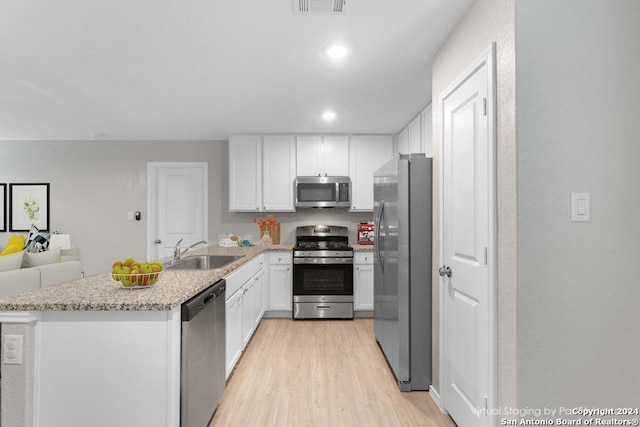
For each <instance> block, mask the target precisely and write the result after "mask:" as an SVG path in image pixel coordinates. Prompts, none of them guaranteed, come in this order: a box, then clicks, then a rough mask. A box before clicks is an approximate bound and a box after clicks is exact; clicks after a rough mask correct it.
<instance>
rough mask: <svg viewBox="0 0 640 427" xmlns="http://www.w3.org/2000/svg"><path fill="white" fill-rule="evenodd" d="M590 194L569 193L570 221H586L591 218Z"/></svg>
mask: <svg viewBox="0 0 640 427" xmlns="http://www.w3.org/2000/svg"><path fill="white" fill-rule="evenodd" d="M590 194H591V193H571V222H587V221H590V220H591V218H590V214H591V212H590V211H591V208H590V206H589V205H590V203H589V196H590Z"/></svg>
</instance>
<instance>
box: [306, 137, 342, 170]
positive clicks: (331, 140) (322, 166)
mask: <svg viewBox="0 0 640 427" xmlns="http://www.w3.org/2000/svg"><path fill="white" fill-rule="evenodd" d="M296 153H297V154H296V170H297V172H296V175H297V176H349V137H348V136H343V135H337V136H334V135H332V136H298V137H297V138H296Z"/></svg>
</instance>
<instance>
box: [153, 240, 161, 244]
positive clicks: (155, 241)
mask: <svg viewBox="0 0 640 427" xmlns="http://www.w3.org/2000/svg"><path fill="white" fill-rule="evenodd" d="M160 243H162V240H160V239H156V240H154V241H153V244H154V245H159V244H160Z"/></svg>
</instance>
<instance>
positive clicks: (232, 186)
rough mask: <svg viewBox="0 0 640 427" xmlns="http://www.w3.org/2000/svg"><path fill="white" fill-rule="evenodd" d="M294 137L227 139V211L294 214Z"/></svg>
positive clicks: (253, 136) (258, 136) (242, 136)
mask: <svg viewBox="0 0 640 427" xmlns="http://www.w3.org/2000/svg"><path fill="white" fill-rule="evenodd" d="M295 150H296V147H295V138H294V137H293V136H264V137H262V136H260V135H237V136H235V135H234V136H232V137H231V138H229V211H231V212H261V211H264V212H293V211H295V208H294V205H293V180H294V178H295V170H296V166H295V162H296V154H295Z"/></svg>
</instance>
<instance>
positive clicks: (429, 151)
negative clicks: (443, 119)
mask: <svg viewBox="0 0 640 427" xmlns="http://www.w3.org/2000/svg"><path fill="white" fill-rule="evenodd" d="M420 117H422V120H421V122H422V152H423V153H424V154H425V156H427V157H433V118H432V111H431V104H429V105H428V106H427V108H425V109H424V110H422V113H420Z"/></svg>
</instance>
